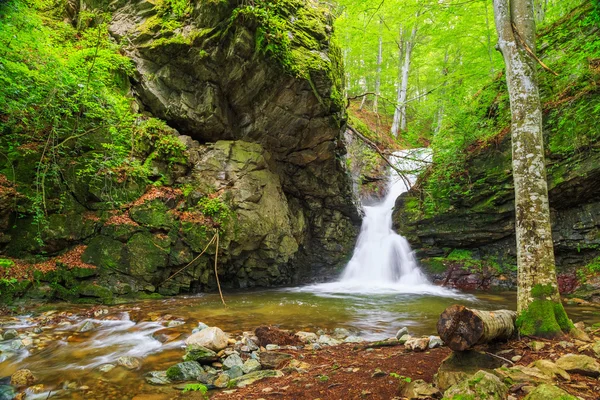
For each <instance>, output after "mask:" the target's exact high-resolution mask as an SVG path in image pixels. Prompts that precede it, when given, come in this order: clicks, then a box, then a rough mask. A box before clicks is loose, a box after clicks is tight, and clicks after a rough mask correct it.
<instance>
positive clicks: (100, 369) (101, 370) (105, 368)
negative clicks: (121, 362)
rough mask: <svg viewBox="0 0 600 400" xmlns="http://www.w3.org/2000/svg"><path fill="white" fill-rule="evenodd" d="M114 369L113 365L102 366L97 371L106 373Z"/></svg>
mask: <svg viewBox="0 0 600 400" xmlns="http://www.w3.org/2000/svg"><path fill="white" fill-rule="evenodd" d="M115 367H116V365H114V364H104V365H101V366H100V367H98V371H100V372H104V373H106V372H110V371H112V370H113V369H115Z"/></svg>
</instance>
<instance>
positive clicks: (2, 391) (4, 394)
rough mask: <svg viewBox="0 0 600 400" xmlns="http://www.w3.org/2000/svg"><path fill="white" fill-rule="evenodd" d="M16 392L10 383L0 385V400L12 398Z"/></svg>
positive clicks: (11, 399)
mask: <svg viewBox="0 0 600 400" xmlns="http://www.w3.org/2000/svg"><path fill="white" fill-rule="evenodd" d="M16 395H17V392H16V391H15V388H14V387H12V386H10V385H0V400H13V399H14V398H15V396H16Z"/></svg>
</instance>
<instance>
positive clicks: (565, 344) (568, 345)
mask: <svg viewBox="0 0 600 400" xmlns="http://www.w3.org/2000/svg"><path fill="white" fill-rule="evenodd" d="M558 345H559V346H560V347H562V348H563V349H568V348H571V347H575V344H573V343H571V342H567V341H564V340H562V341H560V342H558Z"/></svg>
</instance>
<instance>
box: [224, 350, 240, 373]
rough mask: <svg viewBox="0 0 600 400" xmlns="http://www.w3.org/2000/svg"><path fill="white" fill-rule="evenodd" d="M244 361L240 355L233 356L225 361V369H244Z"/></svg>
mask: <svg viewBox="0 0 600 400" xmlns="http://www.w3.org/2000/svg"><path fill="white" fill-rule="evenodd" d="M242 365H244V361H243V360H242V358H241V357H240V356H239V355H238V354H232V355H230V356H229V357H227V358H226V359H225V361H223V369H225V370H227V369H231V368H233V367H240V368H241V367H242Z"/></svg>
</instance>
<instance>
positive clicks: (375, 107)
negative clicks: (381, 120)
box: [373, 20, 383, 113]
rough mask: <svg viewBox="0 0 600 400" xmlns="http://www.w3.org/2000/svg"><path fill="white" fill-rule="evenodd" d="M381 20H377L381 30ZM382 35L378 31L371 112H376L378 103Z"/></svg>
mask: <svg viewBox="0 0 600 400" xmlns="http://www.w3.org/2000/svg"><path fill="white" fill-rule="evenodd" d="M381 25H382V23H381V20H380V21H379V26H380V29H379V30H380V31H381ZM382 55H383V36H382V34H381V32H379V46H378V49H377V70H376V72H375V99H374V100H373V112H374V113H377V111H378V105H379V94H380V90H381V62H382V61H383V56H382Z"/></svg>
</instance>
